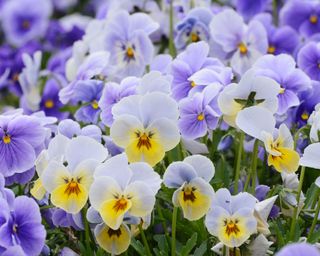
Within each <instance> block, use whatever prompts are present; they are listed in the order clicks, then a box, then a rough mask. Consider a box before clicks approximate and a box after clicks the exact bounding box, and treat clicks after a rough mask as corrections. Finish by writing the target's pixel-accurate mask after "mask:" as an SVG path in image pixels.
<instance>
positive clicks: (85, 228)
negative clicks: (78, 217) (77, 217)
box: [81, 206, 91, 251]
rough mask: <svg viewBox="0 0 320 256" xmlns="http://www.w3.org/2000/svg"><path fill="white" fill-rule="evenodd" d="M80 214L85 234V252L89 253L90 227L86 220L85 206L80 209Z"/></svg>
mask: <svg viewBox="0 0 320 256" xmlns="http://www.w3.org/2000/svg"><path fill="white" fill-rule="evenodd" d="M81 214H82V221H83V225H84V232H85V240H86V241H85V244H86V247H87V248H86V250H90V251H91V246H90V243H91V238H90V232H91V231H90V226H89V222H88V220H87V206H85V207H83V208H82V211H81Z"/></svg>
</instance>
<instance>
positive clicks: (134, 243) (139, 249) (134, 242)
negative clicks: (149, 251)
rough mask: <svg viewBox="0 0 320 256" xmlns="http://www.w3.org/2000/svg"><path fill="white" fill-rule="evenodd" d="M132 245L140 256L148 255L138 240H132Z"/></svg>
mask: <svg viewBox="0 0 320 256" xmlns="http://www.w3.org/2000/svg"><path fill="white" fill-rule="evenodd" d="M131 245H132V247H133V249H135V250H136V251H137V253H139V255H141V256H145V255H146V252H145V250H144V247H143V245H142V243H141V242H140V241H139V240H136V239H135V238H132V239H131Z"/></svg>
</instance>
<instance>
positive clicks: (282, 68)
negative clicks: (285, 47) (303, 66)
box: [253, 54, 311, 115]
mask: <svg viewBox="0 0 320 256" xmlns="http://www.w3.org/2000/svg"><path fill="white" fill-rule="evenodd" d="M253 68H254V69H256V72H257V74H258V75H262V76H266V77H270V78H272V79H273V80H275V81H276V82H277V83H278V84H280V86H281V89H280V93H279V94H278V103H279V104H278V111H277V113H278V114H280V115H281V114H284V113H285V112H286V111H287V110H288V109H289V108H291V107H295V106H298V105H299V104H300V99H299V94H300V93H301V92H303V91H306V90H308V89H310V88H311V81H310V79H309V77H308V76H307V75H306V74H305V73H304V72H303V71H302V70H300V69H298V68H296V62H295V60H294V59H293V58H292V57H291V56H290V55H287V54H280V55H277V56H274V55H265V56H263V57H261V58H260V59H258V60H257V62H256V63H255V64H254V65H253Z"/></svg>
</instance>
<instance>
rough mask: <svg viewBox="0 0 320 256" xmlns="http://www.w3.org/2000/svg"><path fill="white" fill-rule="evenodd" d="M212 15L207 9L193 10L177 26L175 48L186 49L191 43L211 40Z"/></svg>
mask: <svg viewBox="0 0 320 256" xmlns="http://www.w3.org/2000/svg"><path fill="white" fill-rule="evenodd" d="M211 18H212V13H211V12H210V11H209V9H207V8H195V9H192V10H191V11H190V12H189V13H188V15H187V16H186V17H185V18H184V19H183V20H182V21H181V22H180V23H178V24H177V26H176V32H177V34H176V37H175V41H174V42H175V46H176V48H177V49H178V50H181V49H184V48H185V47H186V46H187V45H188V44H189V43H195V42H198V41H206V42H209V40H210V31H209V23H210V21H211Z"/></svg>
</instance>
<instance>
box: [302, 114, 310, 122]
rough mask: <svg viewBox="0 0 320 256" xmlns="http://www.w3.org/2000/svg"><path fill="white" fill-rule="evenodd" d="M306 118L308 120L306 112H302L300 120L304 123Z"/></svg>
mask: <svg viewBox="0 0 320 256" xmlns="http://www.w3.org/2000/svg"><path fill="white" fill-rule="evenodd" d="M308 118H309V114H308V113H307V112H303V113H302V115H301V119H302V120H305V121H306V120H308Z"/></svg>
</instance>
